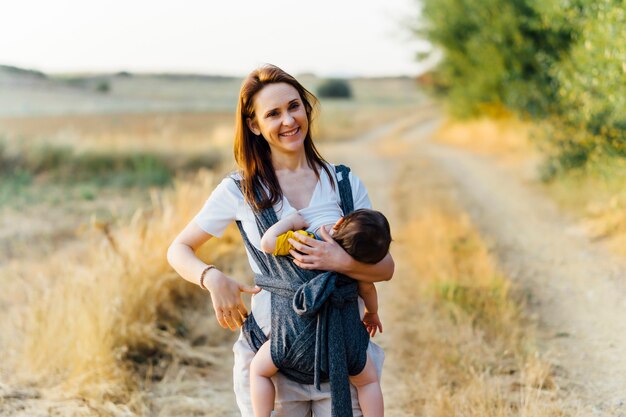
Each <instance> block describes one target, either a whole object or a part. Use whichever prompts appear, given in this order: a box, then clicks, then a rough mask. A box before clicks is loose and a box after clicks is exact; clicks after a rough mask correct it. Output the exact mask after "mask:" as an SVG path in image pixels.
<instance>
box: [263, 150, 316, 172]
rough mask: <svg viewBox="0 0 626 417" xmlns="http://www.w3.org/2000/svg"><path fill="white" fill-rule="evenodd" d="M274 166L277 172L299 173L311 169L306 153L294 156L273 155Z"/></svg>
mask: <svg viewBox="0 0 626 417" xmlns="http://www.w3.org/2000/svg"><path fill="white" fill-rule="evenodd" d="M272 165H273V166H274V170H275V171H279V170H287V171H298V170H300V169H303V168H308V167H309V164H308V162H307V160H306V154H305V153H304V151H302V152H299V153H294V154H278V153H272Z"/></svg>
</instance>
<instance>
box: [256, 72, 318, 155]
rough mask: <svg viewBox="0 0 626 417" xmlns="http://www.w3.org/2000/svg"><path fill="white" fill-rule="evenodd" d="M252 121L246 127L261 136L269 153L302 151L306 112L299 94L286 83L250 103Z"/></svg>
mask: <svg viewBox="0 0 626 417" xmlns="http://www.w3.org/2000/svg"><path fill="white" fill-rule="evenodd" d="M252 103H253V106H254V118H253V119H250V118H249V119H248V120H247V123H248V127H249V128H250V130H251V131H252V132H253V133H254V134H255V135H263V137H264V138H265V140H266V141H267V143H268V144H269V146H270V148H271V150H272V152H279V153H294V152H301V151H302V150H303V149H304V139H305V138H306V135H307V132H308V130H309V121H308V119H307V116H306V110H305V107H304V103H303V102H302V98H301V97H300V94H299V93H298V90H296V89H295V88H293V87H292V86H291V85H289V84H287V83H276V84H269V85H267V86H265V87H263V89H262V90H261V91H259V92H258V93H257V94H256V95H255V96H254V99H253V101H252Z"/></svg>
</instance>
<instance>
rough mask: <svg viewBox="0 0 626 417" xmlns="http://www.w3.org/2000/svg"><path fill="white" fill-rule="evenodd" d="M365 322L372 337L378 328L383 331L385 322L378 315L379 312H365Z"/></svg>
mask: <svg viewBox="0 0 626 417" xmlns="http://www.w3.org/2000/svg"><path fill="white" fill-rule="evenodd" d="M363 324H364V325H365V328H366V329H367V332H368V333H369V334H370V337H374V335H375V334H376V330H379V331H380V332H381V333H382V332H383V324H382V323H381V321H380V318H379V317H378V313H365V315H364V316H363Z"/></svg>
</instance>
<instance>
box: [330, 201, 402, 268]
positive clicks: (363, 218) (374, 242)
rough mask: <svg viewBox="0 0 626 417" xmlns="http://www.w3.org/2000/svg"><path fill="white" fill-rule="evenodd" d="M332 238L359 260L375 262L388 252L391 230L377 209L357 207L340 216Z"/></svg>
mask: <svg viewBox="0 0 626 417" xmlns="http://www.w3.org/2000/svg"><path fill="white" fill-rule="evenodd" d="M333 232H334V233H333V235H332V236H333V239H335V241H336V242H337V243H339V246H341V247H342V248H343V249H344V250H345V251H346V252H348V253H349V254H350V256H352V257H353V258H354V259H356V260H357V261H359V262H364V263H368V264H375V263H378V262H379V261H380V260H382V259H383V258H384V257H385V256H386V255H387V252H389V245H390V244H391V230H390V228H389V222H388V221H387V218H386V217H385V216H384V215H383V214H382V213H381V212H379V211H376V210H369V209H359V210H355V211H353V212H352V213H350V214H348V215H347V216H345V217H342V218H341V219H340V220H339V221H338V222H337V224H335V226H334V227H333Z"/></svg>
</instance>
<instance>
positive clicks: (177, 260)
mask: <svg viewBox="0 0 626 417" xmlns="http://www.w3.org/2000/svg"><path fill="white" fill-rule="evenodd" d="M212 237H213V236H212V235H210V234H209V233H206V232H205V231H204V230H202V229H201V228H200V227H199V226H198V225H196V224H195V223H194V222H193V221H192V222H190V223H189V224H188V225H187V226H186V227H185V228H184V229H183V231H182V232H180V234H179V235H178V236H177V237H176V238H175V239H174V241H173V242H172V244H171V245H170V247H169V248H168V250H167V261H168V262H169V264H170V265H171V266H172V268H174V270H175V271H176V272H178V274H179V275H180V276H181V277H183V278H184V279H185V280H187V281H189V282H191V283H193V284H196V285H200V275H201V274H202V271H204V270H205V268H206V267H207V266H208V265H207V264H206V263H204V262H203V261H202V260H200V259H199V258H198V257H197V256H196V254H195V253H196V251H197V250H198V248H199V247H200V246H202V244H203V243H204V242H206V241H208V240H209V239H211V238H212ZM204 284H205V286H206V288H207V289H208V290H209V292H210V294H211V300H212V301H213V308H214V310H215V316H216V318H217V321H218V322H219V324H220V326H222V327H223V328H230V329H231V330H236V329H237V327H240V326H241V325H242V324H243V320H244V319H245V318H246V317H247V315H248V311H247V309H246V306H245V304H244V303H243V300H242V299H241V293H242V292H247V293H251V294H254V293H257V292H259V288H257V287H250V286H247V285H243V284H240V283H239V282H237V281H235V280H234V279H232V278H230V277H228V276H226V275H225V274H223V273H222V272H221V271H219V270H217V269H216V268H213V269H211V270H210V271H209V272H208V273H207V274H206V276H205V279H204Z"/></svg>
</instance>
